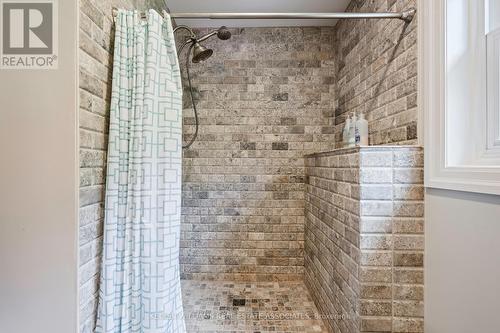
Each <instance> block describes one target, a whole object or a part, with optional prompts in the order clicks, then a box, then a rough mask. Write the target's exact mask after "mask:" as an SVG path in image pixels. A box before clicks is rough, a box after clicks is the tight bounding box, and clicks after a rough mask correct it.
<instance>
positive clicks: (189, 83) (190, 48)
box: [177, 39, 199, 149]
mask: <svg viewBox="0 0 500 333" xmlns="http://www.w3.org/2000/svg"><path fill="white" fill-rule="evenodd" d="M189 43H191V45H190V46H189V49H188V52H187V54H186V73H187V79H188V85H189V95H190V96H191V104H192V105H193V111H194V122H195V131H194V134H193V136H192V137H191V139H190V140H189V142H188V143H187V144H186V145H184V146H182V149H188V148H189V147H191V146H192V144H193V143H194V141H195V140H196V138H197V137H198V128H199V120H198V110H197V108H196V101H195V100H194V93H193V85H192V82H191V71H190V65H189V60H190V56H191V50H192V49H193V46H194V43H193V41H192V40H191V39H189V40H187V41H186V42H185V43H184V44H183V45H182V46H181V47H180V49H179V52H178V53H177V54H178V55H179V56H180V55H181V53H182V50H183V49H184V47H185V46H186V45H187V44H189Z"/></svg>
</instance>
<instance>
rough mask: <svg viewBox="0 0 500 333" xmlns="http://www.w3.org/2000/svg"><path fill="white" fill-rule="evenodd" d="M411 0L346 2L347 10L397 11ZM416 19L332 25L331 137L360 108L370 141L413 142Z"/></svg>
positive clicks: (413, 0) (338, 135) (339, 139)
mask: <svg viewBox="0 0 500 333" xmlns="http://www.w3.org/2000/svg"><path fill="white" fill-rule="evenodd" d="M416 4H417V1H416V0H352V1H351V3H350V4H349V7H348V11H352V12H375V11H377V12H379V11H393V12H396V11H402V10H404V9H406V8H410V7H416ZM416 28H417V20H416V18H415V19H414V20H413V21H412V23H411V24H409V25H408V24H404V23H403V22H402V21H400V20H341V21H339V22H338V23H337V25H336V27H335V41H334V47H335V61H336V64H337V73H336V77H337V84H336V90H335V96H336V98H337V105H336V110H335V125H336V126H335V136H336V138H337V146H338V147H341V146H342V128H343V126H344V122H345V119H346V117H347V115H348V114H351V113H353V112H364V113H365V115H366V118H367V119H368V121H369V132H370V145H381V144H415V143H416V142H417V116H418V111H417V29H416Z"/></svg>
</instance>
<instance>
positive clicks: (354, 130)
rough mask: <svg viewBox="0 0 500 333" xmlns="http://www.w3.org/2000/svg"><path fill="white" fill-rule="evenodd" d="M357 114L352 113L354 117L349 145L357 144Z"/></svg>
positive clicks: (350, 128)
mask: <svg viewBox="0 0 500 333" xmlns="http://www.w3.org/2000/svg"><path fill="white" fill-rule="evenodd" d="M356 122H357V119H356V114H355V113H353V114H352V119H351V124H350V126H349V141H348V142H349V144H348V146H349V147H355V146H356Z"/></svg>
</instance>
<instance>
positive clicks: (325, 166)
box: [305, 146, 424, 333]
mask: <svg viewBox="0 0 500 333" xmlns="http://www.w3.org/2000/svg"><path fill="white" fill-rule="evenodd" d="M306 163H307V169H306V174H307V176H308V180H309V181H308V185H307V193H306V231H305V258H306V259H305V272H306V274H305V282H306V285H307V286H308V287H309V289H310V290H311V294H312V296H313V299H314V300H315V303H316V305H317V306H318V308H319V310H320V311H321V312H322V313H323V314H324V315H330V314H335V315H336V316H334V317H330V318H329V319H328V320H326V321H325V322H326V323H327V324H328V326H329V328H330V331H331V332H349V333H358V332H423V250H424V235H423V233H424V230H423V214H424V206H423V197H424V189H423V153H422V150H421V149H420V148H415V147H406V146H399V147H366V148H355V149H341V150H336V151H333V152H331V153H323V154H316V155H312V156H309V157H308V158H307V162H306Z"/></svg>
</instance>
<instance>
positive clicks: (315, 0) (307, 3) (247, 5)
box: [165, 0, 350, 27]
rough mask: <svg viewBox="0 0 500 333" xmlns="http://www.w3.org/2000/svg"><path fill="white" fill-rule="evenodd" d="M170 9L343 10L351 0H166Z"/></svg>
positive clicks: (257, 23) (194, 23)
mask: <svg viewBox="0 0 500 333" xmlns="http://www.w3.org/2000/svg"><path fill="white" fill-rule="evenodd" d="M165 2H166V4H167V6H168V8H170V12H172V13H176V12H177V13H178V12H196V13H209V12H212V13H213V12H236V13H250V12H252V13H254V12H262V13H270V12H287V13H288V12H291V13H298V12H344V11H345V9H346V8H347V5H348V4H349V2H350V0H245V1H243V0H201V1H200V0H166V1H165ZM175 21H176V23H177V24H187V25H189V26H191V27H218V26H221V25H226V26H228V27H274V26H323V25H334V24H335V22H336V20H312V19H310V20H298V19H288V20H274V19H273V20H271V19H263V20H262V19H261V20H249V19H245V20H203V19H190V20H188V19H176V20H175Z"/></svg>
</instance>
